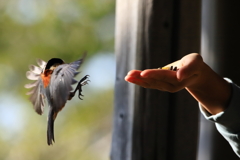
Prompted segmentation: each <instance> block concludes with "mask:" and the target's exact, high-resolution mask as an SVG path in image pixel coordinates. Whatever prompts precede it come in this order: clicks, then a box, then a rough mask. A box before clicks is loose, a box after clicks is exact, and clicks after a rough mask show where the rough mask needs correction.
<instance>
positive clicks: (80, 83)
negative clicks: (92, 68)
mask: <svg viewBox="0 0 240 160" xmlns="http://www.w3.org/2000/svg"><path fill="white" fill-rule="evenodd" d="M88 77H89V75H86V76H84V77H83V78H82V79H81V80H80V81H79V82H78V85H77V87H76V88H75V90H74V91H73V92H70V94H69V98H68V100H71V99H72V97H74V96H75V93H76V92H77V90H78V91H79V92H78V98H79V99H81V100H82V98H81V96H83V95H82V86H84V85H86V84H88V82H89V81H90V80H89V79H88Z"/></svg>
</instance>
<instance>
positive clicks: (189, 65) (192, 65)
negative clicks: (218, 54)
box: [177, 53, 203, 81]
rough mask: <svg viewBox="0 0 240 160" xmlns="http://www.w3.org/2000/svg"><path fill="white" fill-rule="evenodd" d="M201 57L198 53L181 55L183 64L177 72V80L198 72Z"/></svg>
mask: <svg viewBox="0 0 240 160" xmlns="http://www.w3.org/2000/svg"><path fill="white" fill-rule="evenodd" d="M202 61H203V60H202V57H201V56H200V55H199V54H196V53H192V54H190V55H187V56H185V57H183V59H182V64H183V66H182V67H181V68H180V69H179V70H178V72H177V78H178V80H179V81H182V80H184V79H187V78H189V77H191V76H193V75H197V74H199V70H200V68H201V64H202Z"/></svg>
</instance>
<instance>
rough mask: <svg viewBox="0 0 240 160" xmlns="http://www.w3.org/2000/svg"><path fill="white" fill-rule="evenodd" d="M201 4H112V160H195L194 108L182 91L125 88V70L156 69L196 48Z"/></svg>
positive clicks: (137, 0) (128, 0)
mask: <svg viewBox="0 0 240 160" xmlns="http://www.w3.org/2000/svg"><path fill="white" fill-rule="evenodd" d="M200 4H201V3H200V0H196V1H194V2H193V1H192V0H181V1H177V0H117V3H116V7H117V8H116V10H117V20H116V59H117V75H116V86H115V109H114V127H113V128H114V131H113V138H112V149H111V159H112V160H150V159H151V160H179V159H195V158H196V150H197V149H196V148H197V141H198V139H197V137H198V108H197V103H196V102H195V101H194V100H193V98H192V97H191V96H190V95H189V94H188V93H186V92H185V91H182V92H180V93H177V94H170V93H166V92H161V91H158V90H150V89H144V88H140V87H138V86H135V85H132V84H128V83H127V82H125V81H124V77H125V75H126V74H127V72H128V71H129V70H132V69H141V70H142V69H147V68H158V67H161V66H163V65H165V64H167V63H170V62H172V61H174V60H177V59H179V58H181V57H182V56H184V55H185V54H188V53H191V52H199V49H200V8H201V5H200Z"/></svg>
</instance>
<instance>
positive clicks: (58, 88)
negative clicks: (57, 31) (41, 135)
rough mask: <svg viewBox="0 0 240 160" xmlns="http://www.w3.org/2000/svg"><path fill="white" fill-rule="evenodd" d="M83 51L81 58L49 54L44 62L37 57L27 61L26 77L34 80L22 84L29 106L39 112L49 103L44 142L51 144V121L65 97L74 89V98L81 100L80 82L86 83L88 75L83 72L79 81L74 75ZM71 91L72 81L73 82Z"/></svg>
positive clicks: (70, 95)
mask: <svg viewBox="0 0 240 160" xmlns="http://www.w3.org/2000/svg"><path fill="white" fill-rule="evenodd" d="M85 56H86V54H83V56H82V58H80V59H78V60H76V61H74V62H71V63H65V62H64V61H63V60H62V59H60V58H51V59H50V60H49V61H48V62H45V61H43V60H41V59H37V64H38V65H39V67H37V66H35V65H30V66H29V69H30V71H27V72H26V77H27V78H28V79H29V80H35V81H34V82H33V83H30V84H26V85H25V88H27V89H31V90H30V91H29V92H28V93H27V95H30V98H29V99H30V101H31V102H32V104H33V108H34V109H35V111H36V112H37V113H38V114H39V115H42V114H43V110H44V106H45V103H46V102H47V104H48V106H49V113H48V123H47V144H48V145H53V142H54V143H55V139H54V121H55V119H56V117H57V115H58V113H59V112H60V111H61V110H62V109H63V108H64V107H65V104H66V102H67V100H71V99H72V98H73V97H74V96H75V93H76V92H77V91H78V98H79V99H81V100H82V96H83V95H82V86H84V85H86V84H88V82H89V81H90V80H89V75H85V76H84V77H83V78H82V79H80V81H77V80H75V79H74V77H75V76H76V75H77V74H79V73H80V72H78V71H77V70H78V68H79V67H80V65H81V64H82V63H83V60H84V58H85ZM77 82H78V84H77V86H76V88H75V89H74V90H73V91H72V89H73V88H72V85H73V84H75V83H77Z"/></svg>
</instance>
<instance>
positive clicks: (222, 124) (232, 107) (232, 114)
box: [199, 78, 240, 157]
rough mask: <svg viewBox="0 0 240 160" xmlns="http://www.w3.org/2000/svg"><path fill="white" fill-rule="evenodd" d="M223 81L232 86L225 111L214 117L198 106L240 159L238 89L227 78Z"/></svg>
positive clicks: (239, 100) (239, 94) (239, 89)
mask: <svg viewBox="0 0 240 160" xmlns="http://www.w3.org/2000/svg"><path fill="white" fill-rule="evenodd" d="M225 80H226V81H228V82H229V83H231V85H232V95H231V100H230V103H229V105H228V107H227V109H226V110H225V111H223V112H220V113H218V114H216V115H211V114H210V113H208V112H207V111H206V110H205V109H204V108H203V107H202V106H201V104H199V106H200V111H201V113H202V114H203V115H204V117H205V118H206V119H207V120H210V121H212V122H214V123H215V125H216V128H217V130H218V131H219V132H220V134H221V135H222V136H223V137H224V138H225V139H226V140H227V141H228V142H229V144H230V145H231V147H232V149H233V150H234V152H235V153H236V154H237V155H238V157H240V87H238V86H237V85H236V84H234V83H232V81H231V80H229V79H227V78H225Z"/></svg>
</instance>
